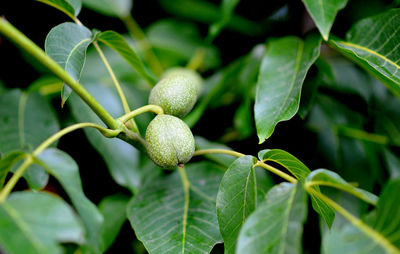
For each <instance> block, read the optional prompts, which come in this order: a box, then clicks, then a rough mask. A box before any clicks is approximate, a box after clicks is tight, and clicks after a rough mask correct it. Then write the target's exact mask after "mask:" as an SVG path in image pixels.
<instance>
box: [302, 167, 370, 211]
mask: <svg viewBox="0 0 400 254" xmlns="http://www.w3.org/2000/svg"><path fill="white" fill-rule="evenodd" d="M306 184H316V185H319V186H329V187H333V188H336V189H339V190H343V191H346V192H348V193H350V194H352V195H354V196H356V197H358V198H360V199H362V200H364V201H365V202H367V203H370V204H372V205H376V203H377V202H378V197H377V196H375V195H374V194H372V193H369V192H367V191H365V190H362V189H359V188H356V187H354V186H352V185H351V184H349V183H347V182H346V181H345V180H343V178H341V177H340V176H339V175H338V174H336V173H335V172H332V171H329V170H326V169H317V170H314V171H312V172H311V173H310V174H309V175H308V176H307V179H306Z"/></svg>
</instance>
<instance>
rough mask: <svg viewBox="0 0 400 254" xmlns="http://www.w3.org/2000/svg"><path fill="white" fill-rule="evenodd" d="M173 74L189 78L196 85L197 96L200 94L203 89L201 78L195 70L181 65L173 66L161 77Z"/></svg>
mask: <svg viewBox="0 0 400 254" xmlns="http://www.w3.org/2000/svg"><path fill="white" fill-rule="evenodd" d="M173 75H184V76H186V77H187V78H189V79H191V80H192V81H193V83H194V84H195V86H196V87H197V96H200V94H201V91H202V90H203V78H202V77H201V76H200V74H198V73H197V72H196V71H194V70H191V69H187V68H183V67H173V68H171V69H168V70H166V71H165V72H164V73H163V75H162V77H163V78H164V77H168V76H173Z"/></svg>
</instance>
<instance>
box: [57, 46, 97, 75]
mask: <svg viewBox="0 0 400 254" xmlns="http://www.w3.org/2000/svg"><path fill="white" fill-rule="evenodd" d="M90 40H91V39H84V40H82V41H80V42H79V43H78V44H76V45H75V46H74V47H73V48H72V50H71V52H70V53H69V54H68V57H67V60H66V61H65V65H64V69H66V68H67V66H68V63H69V60H70V58H71V56H72V55H73V54H74V53H75V51H76V50H77V49H78V47H79V46H80V45H82V44H83V43H85V42H87V41H90ZM81 71H82V70H81ZM79 76H80V75H79V74H78V77H77V78H78V79H79Z"/></svg>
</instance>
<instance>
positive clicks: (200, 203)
mask: <svg viewBox="0 0 400 254" xmlns="http://www.w3.org/2000/svg"><path fill="white" fill-rule="evenodd" d="M185 170H186V171H187V177H188V180H189V182H190V187H189V188H190V190H189V193H187V194H185V192H184V188H183V185H182V180H181V176H180V175H179V172H178V170H176V171H174V172H173V173H172V174H170V175H168V176H166V177H163V178H157V179H154V180H152V181H149V182H148V183H147V184H146V185H145V186H143V187H142V188H141V189H140V190H139V193H138V195H137V196H136V197H135V198H134V199H133V201H132V202H131V203H130V204H129V206H128V217H129V220H130V222H131V224H132V227H133V229H134V230H135V232H136V235H137V237H138V239H139V240H140V241H142V242H143V244H144V246H145V247H146V249H147V250H148V251H149V252H150V253H160V252H162V253H209V252H210V251H211V249H212V248H213V246H214V245H215V244H216V243H220V242H222V237H221V235H220V233H219V228H218V221H217V214H216V209H215V200H216V195H217V191H218V186H219V182H220V179H221V177H222V172H221V171H220V170H219V169H218V168H215V166H213V165H212V164H209V163H205V162H201V163H193V164H188V165H187V166H186V168H185ZM185 199H186V200H188V206H187V207H186V206H185Z"/></svg>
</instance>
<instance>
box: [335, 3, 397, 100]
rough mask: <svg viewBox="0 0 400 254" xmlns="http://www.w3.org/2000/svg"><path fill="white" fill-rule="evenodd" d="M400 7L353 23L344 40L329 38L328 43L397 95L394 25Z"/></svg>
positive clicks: (395, 30) (395, 26) (395, 28)
mask: <svg viewBox="0 0 400 254" xmlns="http://www.w3.org/2000/svg"><path fill="white" fill-rule="evenodd" d="M399 26H400V9H392V10H389V11H387V12H384V13H382V14H379V15H377V16H373V17H369V18H366V19H363V20H361V21H359V22H358V23H356V24H355V25H354V26H353V27H352V28H351V29H350V31H349V32H348V33H347V34H346V41H342V40H339V39H332V40H330V41H329V43H330V44H331V45H332V46H334V47H335V48H336V49H337V50H339V52H341V53H343V54H344V55H346V56H348V57H350V58H351V59H352V60H354V61H355V62H356V63H358V64H359V65H360V66H361V67H363V68H365V69H366V70H367V71H369V72H371V73H373V74H374V75H375V76H376V77H377V78H379V79H380V80H381V81H382V82H383V83H384V84H385V85H386V86H387V87H388V88H389V89H390V90H391V91H392V92H393V93H395V94H396V95H397V96H400V72H399V69H400V65H398V62H399V61H400V53H399V51H397V50H396V49H397V48H398V47H399V45H400V44H399V42H398V37H397V36H395V35H396V33H397V27H399Z"/></svg>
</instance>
